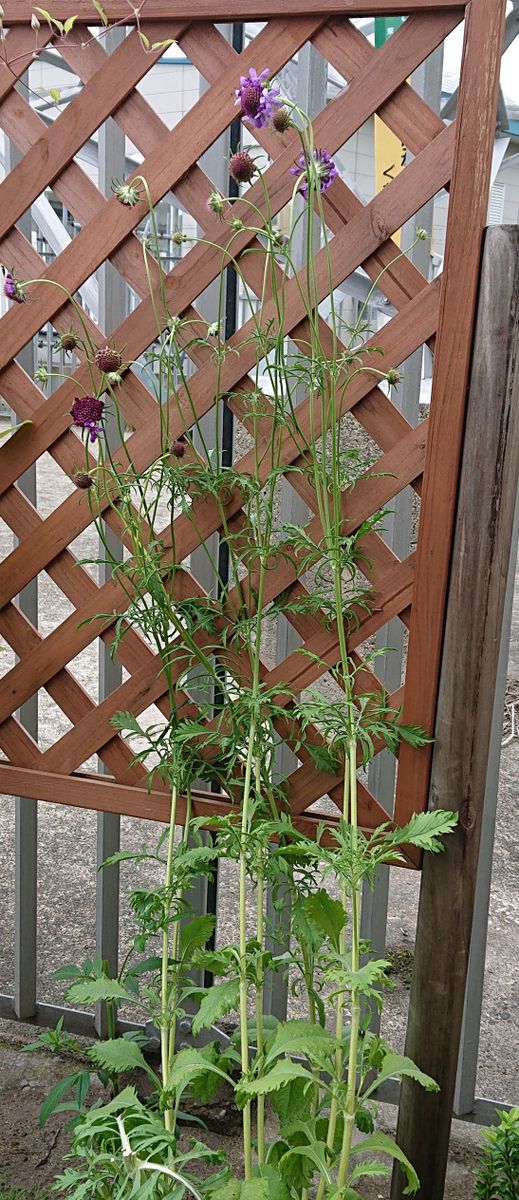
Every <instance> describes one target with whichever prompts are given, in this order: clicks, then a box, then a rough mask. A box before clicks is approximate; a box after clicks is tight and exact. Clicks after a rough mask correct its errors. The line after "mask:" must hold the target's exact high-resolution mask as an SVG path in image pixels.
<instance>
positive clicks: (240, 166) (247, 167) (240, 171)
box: [229, 150, 256, 183]
mask: <svg viewBox="0 0 519 1200" xmlns="http://www.w3.org/2000/svg"><path fill="white" fill-rule="evenodd" d="M229 171H230V172H231V175H232V177H233V179H235V180H236V183H250V181H251V179H252V177H253V175H255V174H256V167H255V164H254V159H253V158H251V156H250V154H248V153H247V151H246V150H237V151H236V153H235V154H233V155H231V158H230V159H229Z"/></svg>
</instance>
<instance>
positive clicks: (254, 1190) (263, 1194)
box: [240, 1177, 269, 1200]
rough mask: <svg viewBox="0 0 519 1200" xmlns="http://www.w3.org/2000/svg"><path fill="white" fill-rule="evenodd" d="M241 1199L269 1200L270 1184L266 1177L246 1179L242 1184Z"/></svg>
mask: <svg viewBox="0 0 519 1200" xmlns="http://www.w3.org/2000/svg"><path fill="white" fill-rule="evenodd" d="M240 1200H269V1185H268V1183H267V1180H266V1179H261V1178H260V1177H258V1178H253V1179H244V1180H243V1183H242V1185H241V1192H240Z"/></svg>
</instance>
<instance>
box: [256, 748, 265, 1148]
mask: <svg viewBox="0 0 519 1200" xmlns="http://www.w3.org/2000/svg"><path fill="white" fill-rule="evenodd" d="M255 773H256V795H259V792H260V789H261V763H260V760H259V758H256V772H255ZM259 853H260V860H259V866H258V880H257V894H256V938H257V940H258V943H259V946H260V954H261V953H262V951H263V938H264V915H263V902H264V886H265V878H264V873H263V858H262V857H261V856H262V854H263V847H260V850H259ZM263 984H264V980H263V966H262V965H261V959H260V964H259V966H258V974H257V983H256V1050H257V1054H258V1056H261V1055H262V1054H263V1052H264V1049H265V1037H264V1030H263ZM257 1143H258V1162H260V1163H263V1162H264V1161H265V1097H264V1096H258V1106H257Z"/></svg>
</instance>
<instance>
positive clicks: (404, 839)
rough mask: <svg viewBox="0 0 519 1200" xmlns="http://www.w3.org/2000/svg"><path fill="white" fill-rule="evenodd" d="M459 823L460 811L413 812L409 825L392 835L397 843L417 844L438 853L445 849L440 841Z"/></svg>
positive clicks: (420, 848) (423, 848)
mask: <svg viewBox="0 0 519 1200" xmlns="http://www.w3.org/2000/svg"><path fill="white" fill-rule="evenodd" d="M457 824H458V813H455V812H447V811H444V810H443V809H434V810H431V811H430V812H422V813H413V815H412V817H411V819H410V820H409V821H408V823H407V825H404V826H403V827H402V828H401V829H395V830H394V831H393V834H392V835H391V838H392V841H393V842H394V844H397V845H405V844H406V843H407V844H408V845H411V846H416V847H417V848H418V849H419V850H428V851H429V853H432V854H438V853H439V852H441V851H442V850H444V848H445V847H444V845H443V842H442V841H440V838H442V837H443V836H444V835H445V834H447V833H452V831H453V829H455V828H456V825H457Z"/></svg>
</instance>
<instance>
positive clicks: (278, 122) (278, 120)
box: [272, 108, 292, 133]
mask: <svg viewBox="0 0 519 1200" xmlns="http://www.w3.org/2000/svg"><path fill="white" fill-rule="evenodd" d="M272 124H273V126H274V129H276V130H277V132H278V133H286V131H287V129H290V127H291V125H292V118H291V116H290V113H289V111H288V108H277V109H276V111H275V113H274V114H273V117H272Z"/></svg>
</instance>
